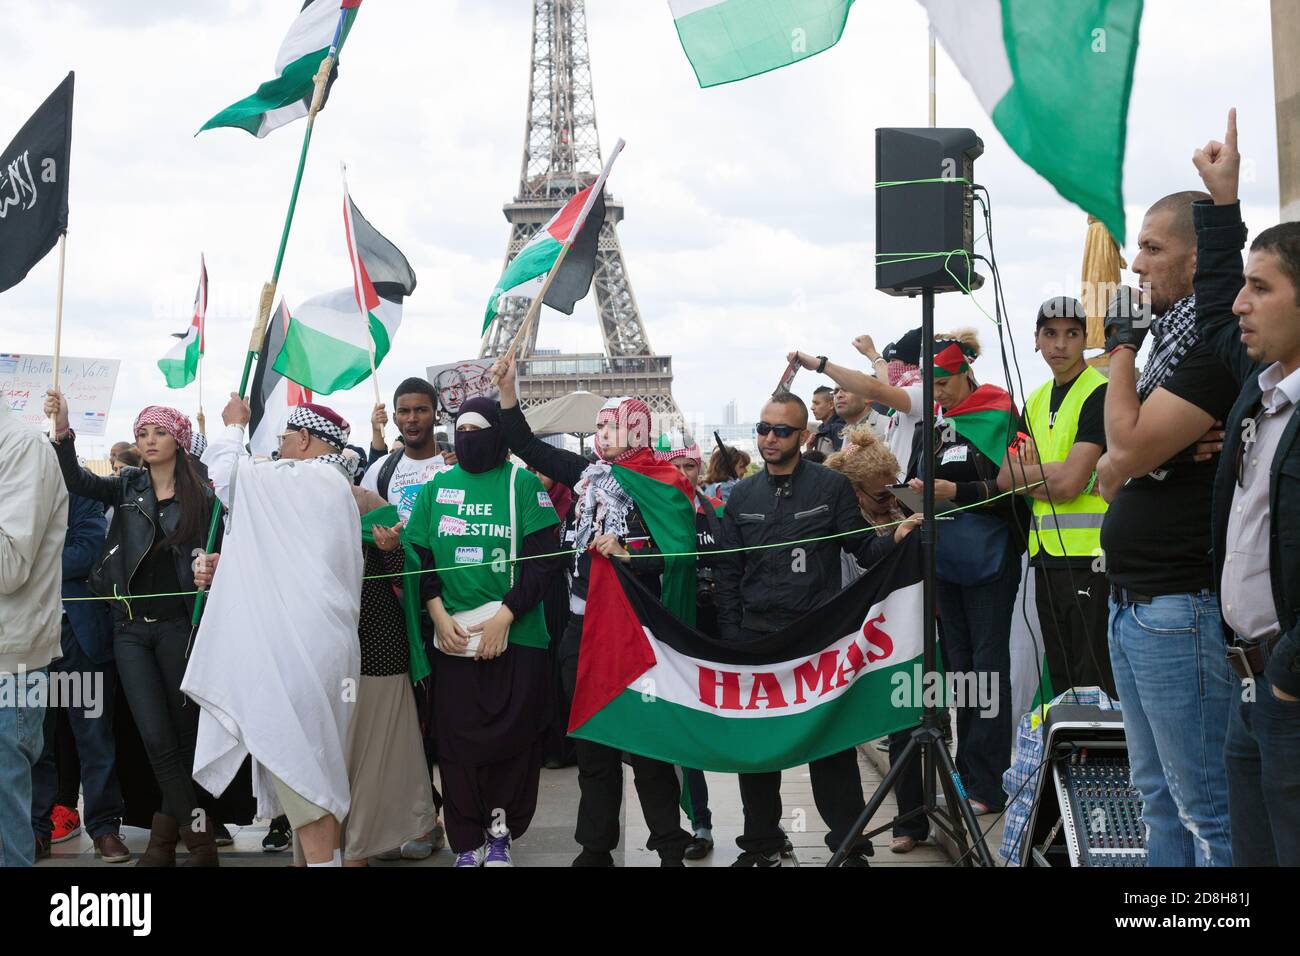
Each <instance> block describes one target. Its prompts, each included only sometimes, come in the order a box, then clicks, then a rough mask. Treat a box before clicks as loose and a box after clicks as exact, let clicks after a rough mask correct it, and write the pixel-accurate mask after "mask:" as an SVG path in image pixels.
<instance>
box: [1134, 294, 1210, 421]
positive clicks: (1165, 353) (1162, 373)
mask: <svg viewBox="0 0 1300 956" xmlns="http://www.w3.org/2000/svg"><path fill="white" fill-rule="evenodd" d="M1200 340H1201V335H1200V333H1199V332H1198V331H1197V329H1196V296H1194V295H1189V296H1185V297H1184V298H1181V299H1179V300H1178V301H1177V302H1175V303H1174V304H1173V305H1172V306H1171V307H1170V308H1169V311H1168V312H1166V313H1165V314H1164V315H1158V316H1156V317H1155V318H1154V319H1152V320H1151V352H1150V354H1148V355H1147V363H1146V365H1145V366H1144V367H1143V369H1142V374H1141V375H1140V376H1139V377H1138V383H1137V390H1138V398H1140V399H1142V400H1143V401H1146V398H1147V396H1148V395H1150V394H1151V393H1152V392H1154V391H1155V390H1156V389H1157V388H1159V387H1160V386H1161V385H1162V384H1163V383H1164V381H1165V380H1166V379H1167V378H1169V376H1170V375H1172V374H1173V373H1174V369H1176V368H1178V363H1179V362H1181V361H1182V360H1183V359H1184V358H1185V357H1186V355H1187V353H1188V352H1190V351H1191V350H1192V349H1193V348H1194V347H1195V346H1196V344H1197V343H1198V342H1199V341H1200Z"/></svg>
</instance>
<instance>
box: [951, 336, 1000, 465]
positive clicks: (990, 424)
mask: <svg viewBox="0 0 1300 956" xmlns="http://www.w3.org/2000/svg"><path fill="white" fill-rule="evenodd" d="M935 364H936V368H937V366H938V358H936V359H935ZM943 419H944V421H945V422H949V423H951V424H952V427H953V428H955V429H957V434H958V435H960V436H961V437H962V438H964V439H966V440H967V441H968V442H970V443H971V444H972V445H974V446H975V447H976V448H978V449H979V450H980V451H981V452H982V453H983V454H984V456H985V457H986V458H988V459H989V460H990V461H991V462H993V463H994V464H995V465H997V466H998V467H999V468H1000V467H1002V461H1003V459H1004V458H1006V454H1007V446H1008V445H1010V444H1011V441H1012V439H1014V438H1015V437H1016V429H1017V421H1018V416H1017V414H1016V406H1015V403H1014V402H1012V401H1011V396H1010V395H1008V394H1007V392H1006V390H1005V389H1001V388H998V387H997V386H996V385H981V386H980V387H979V388H977V389H975V390H974V391H973V392H971V393H970V394H969V395H967V396H966V397H965V398H963V399H962V400H961V401H960V402H958V403H957V404H956V405H954V406H953V407H952V408H950V409H948V410H947V412H946V413H945V414H944V416H943Z"/></svg>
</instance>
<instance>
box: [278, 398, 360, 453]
mask: <svg viewBox="0 0 1300 956" xmlns="http://www.w3.org/2000/svg"><path fill="white" fill-rule="evenodd" d="M289 427H290V428H294V429H297V428H305V429H307V431H309V432H311V433H312V434H313V435H315V436H316V437H317V438H319V439H320V440H321V441H323V442H326V443H328V444H330V445H333V446H334V447H335V448H338V449H339V450H342V448H343V446H344V445H346V444H347V443H348V435H349V434H351V432H352V429H351V428H350V427H349V426H348V423H347V422H346V421H344V420H343V419H342V418H340V417H339V415H338V413H336V412H335V411H334V410H333V409H330V408H325V407H324V406H323V405H297V406H295V407H294V410H293V411H292V412H290V413H289Z"/></svg>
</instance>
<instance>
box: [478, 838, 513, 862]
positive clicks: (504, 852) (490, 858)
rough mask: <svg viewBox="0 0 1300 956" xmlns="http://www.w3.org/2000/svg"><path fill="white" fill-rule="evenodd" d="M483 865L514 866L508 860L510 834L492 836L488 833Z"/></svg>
mask: <svg viewBox="0 0 1300 956" xmlns="http://www.w3.org/2000/svg"><path fill="white" fill-rule="evenodd" d="M483 865H484V866H514V863H512V862H511V860H510V834H509V833H506V834H504V835H502V836H492V834H490V833H489V834H488V841H487V856H485V857H484V858H483Z"/></svg>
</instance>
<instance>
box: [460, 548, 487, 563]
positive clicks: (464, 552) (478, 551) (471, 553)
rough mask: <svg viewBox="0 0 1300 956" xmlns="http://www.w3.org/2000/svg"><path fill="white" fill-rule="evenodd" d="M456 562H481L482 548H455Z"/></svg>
mask: <svg viewBox="0 0 1300 956" xmlns="http://www.w3.org/2000/svg"><path fill="white" fill-rule="evenodd" d="M456 563H457V564H482V563H483V549H482V548H457V549H456Z"/></svg>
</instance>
